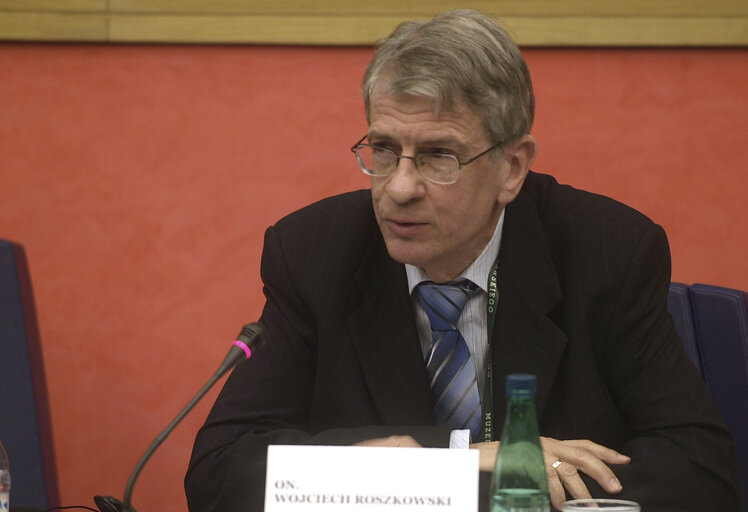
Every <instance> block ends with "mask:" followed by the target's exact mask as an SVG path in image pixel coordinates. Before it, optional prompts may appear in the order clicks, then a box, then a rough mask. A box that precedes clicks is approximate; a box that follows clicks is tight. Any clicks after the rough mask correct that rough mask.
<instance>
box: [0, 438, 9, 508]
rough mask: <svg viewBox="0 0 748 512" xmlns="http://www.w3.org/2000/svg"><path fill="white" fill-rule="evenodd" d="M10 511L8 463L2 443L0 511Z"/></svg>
mask: <svg viewBox="0 0 748 512" xmlns="http://www.w3.org/2000/svg"><path fill="white" fill-rule="evenodd" d="M8 510H10V463H9V462H8V454H7V453H5V448H4V447H3V443H2V442H0V511H1V512H7V511H8Z"/></svg>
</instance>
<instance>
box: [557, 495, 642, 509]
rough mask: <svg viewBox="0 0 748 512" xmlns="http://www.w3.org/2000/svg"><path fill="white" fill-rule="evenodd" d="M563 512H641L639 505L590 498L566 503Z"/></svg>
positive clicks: (624, 501)
mask: <svg viewBox="0 0 748 512" xmlns="http://www.w3.org/2000/svg"><path fill="white" fill-rule="evenodd" d="M561 510H562V511H563V512H640V511H641V507H640V506H639V504H638V503H636V502H633V501H626V500H611V499H597V498H589V499H584V500H571V501H566V502H564V504H563V506H562V508H561Z"/></svg>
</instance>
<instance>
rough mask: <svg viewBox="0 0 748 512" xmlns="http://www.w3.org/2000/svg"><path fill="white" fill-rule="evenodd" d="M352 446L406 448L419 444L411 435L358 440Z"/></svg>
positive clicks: (418, 445)
mask: <svg viewBox="0 0 748 512" xmlns="http://www.w3.org/2000/svg"><path fill="white" fill-rule="evenodd" d="M353 446H395V447H398V446H399V447H407V448H420V447H421V444H420V443H419V442H418V441H416V440H415V439H413V438H412V437H411V436H389V437H377V438H375V439H367V440H365V441H359V442H358V443H356V444H354V445H353Z"/></svg>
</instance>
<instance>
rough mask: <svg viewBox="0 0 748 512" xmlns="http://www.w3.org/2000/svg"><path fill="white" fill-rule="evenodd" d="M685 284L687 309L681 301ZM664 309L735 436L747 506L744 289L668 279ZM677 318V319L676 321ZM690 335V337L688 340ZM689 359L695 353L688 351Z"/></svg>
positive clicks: (747, 313) (744, 508)
mask: <svg viewBox="0 0 748 512" xmlns="http://www.w3.org/2000/svg"><path fill="white" fill-rule="evenodd" d="M683 289H687V291H688V293H687V295H688V297H687V299H688V301H689V302H690V314H689V311H687V310H684V311H680V310H681V309H687V307H686V306H685V305H684V304H685V303H686V300H685V298H684V297H683ZM668 310H670V311H671V315H672V316H673V319H674V321H675V323H676V330H677V331H678V334H679V335H680V336H681V340H682V341H683V344H684V346H685V347H686V352H689V351H691V350H693V343H694V341H695V346H696V354H695V357H697V358H698V361H699V364H700V365H701V372H702V375H703V377H704V381H705V382H706V387H707V389H708V390H709V393H710V394H711V395H712V399H713V400H714V403H715V405H716V406H717V410H719V413H720V415H721V416H722V420H723V421H724V422H725V425H727V428H729V429H730V431H731V432H732V435H733V437H734V439H735V451H736V453H737V458H738V471H739V473H740V495H741V507H740V510H741V512H748V308H746V295H745V292H742V291H740V290H734V289H731V288H723V287H719V286H712V285H706V284H694V285H692V286H690V287H685V286H684V285H682V284H679V283H672V284H671V285H670V295H669V296H668ZM679 324H680V325H679ZM692 337H693V340H694V341H692ZM689 356H691V358H692V360H693V359H694V356H692V353H691V352H689Z"/></svg>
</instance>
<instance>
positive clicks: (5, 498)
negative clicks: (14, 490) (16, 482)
mask: <svg viewBox="0 0 748 512" xmlns="http://www.w3.org/2000/svg"><path fill="white" fill-rule="evenodd" d="M6 510H10V496H9V493H7V492H0V511H2V512H5V511H6Z"/></svg>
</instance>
